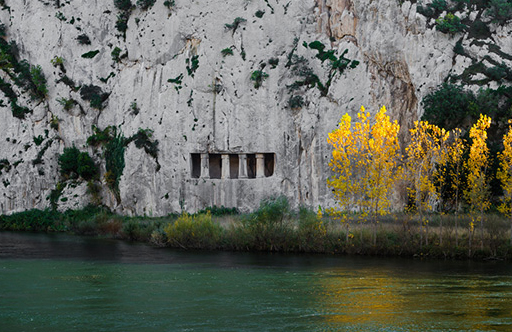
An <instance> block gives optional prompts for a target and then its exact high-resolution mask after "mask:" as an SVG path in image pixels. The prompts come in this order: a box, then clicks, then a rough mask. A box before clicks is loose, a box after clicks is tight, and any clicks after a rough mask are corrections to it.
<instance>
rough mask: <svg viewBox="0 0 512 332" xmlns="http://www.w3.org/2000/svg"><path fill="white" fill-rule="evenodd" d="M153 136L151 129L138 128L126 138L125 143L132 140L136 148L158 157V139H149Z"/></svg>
mask: <svg viewBox="0 0 512 332" xmlns="http://www.w3.org/2000/svg"><path fill="white" fill-rule="evenodd" d="M152 136H153V130H151V129H142V128H139V130H138V131H137V133H136V134H135V135H133V136H131V137H130V138H128V139H127V140H126V143H125V145H128V144H129V143H131V142H132V141H133V142H134V143H135V146H136V147H137V148H138V149H144V151H145V152H146V153H147V154H148V155H150V156H151V157H153V158H155V159H157V158H158V141H154V140H152V139H151V137H152Z"/></svg>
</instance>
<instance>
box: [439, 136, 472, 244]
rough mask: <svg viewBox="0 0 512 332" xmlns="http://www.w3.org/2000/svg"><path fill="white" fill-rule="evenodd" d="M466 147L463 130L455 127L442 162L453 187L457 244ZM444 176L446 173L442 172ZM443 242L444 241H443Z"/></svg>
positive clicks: (457, 240)
mask: <svg viewBox="0 0 512 332" xmlns="http://www.w3.org/2000/svg"><path fill="white" fill-rule="evenodd" d="M465 148H466V141H465V140H464V138H462V131H461V130H460V129H459V128H455V129H453V130H452V131H451V139H450V142H449V143H448V145H447V147H446V149H445V150H444V151H443V155H442V159H443V162H442V164H443V165H445V168H444V170H446V173H447V174H446V175H447V176H448V178H449V179H450V182H451V189H452V193H453V194H452V195H453V196H452V199H453V200H454V202H455V246H458V245H459V215H458V214H459V211H460V195H461V191H460V188H462V168H463V165H462V154H463V153H464V149H465ZM440 175H441V176H444V174H440ZM441 220H442V219H441ZM441 244H442V242H441Z"/></svg>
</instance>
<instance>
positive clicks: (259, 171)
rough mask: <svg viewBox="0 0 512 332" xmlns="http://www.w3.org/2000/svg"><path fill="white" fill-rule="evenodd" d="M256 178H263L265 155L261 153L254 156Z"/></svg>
mask: <svg viewBox="0 0 512 332" xmlns="http://www.w3.org/2000/svg"><path fill="white" fill-rule="evenodd" d="M256 177H257V178H264V177H265V155H263V153H257V154H256Z"/></svg>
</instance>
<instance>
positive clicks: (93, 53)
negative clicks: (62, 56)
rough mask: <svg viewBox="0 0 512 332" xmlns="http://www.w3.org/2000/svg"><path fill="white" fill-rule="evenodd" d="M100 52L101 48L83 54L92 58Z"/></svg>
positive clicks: (83, 56)
mask: <svg viewBox="0 0 512 332" xmlns="http://www.w3.org/2000/svg"><path fill="white" fill-rule="evenodd" d="M98 53H100V51H99V50H95V51H89V52H86V53H84V54H82V58H84V59H92V58H94V57H95V56H96V55H98Z"/></svg>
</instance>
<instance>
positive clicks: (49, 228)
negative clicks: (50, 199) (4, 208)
mask: <svg viewBox="0 0 512 332" xmlns="http://www.w3.org/2000/svg"><path fill="white" fill-rule="evenodd" d="M0 229H3V230H14V231H34V232H60V231H65V230H66V226H65V225H64V223H63V221H62V219H61V216H60V214H59V213H58V212H56V211H54V210H35V209H34V210H28V211H24V212H18V213H13V214H11V215H9V216H7V215H1V216H0Z"/></svg>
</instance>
